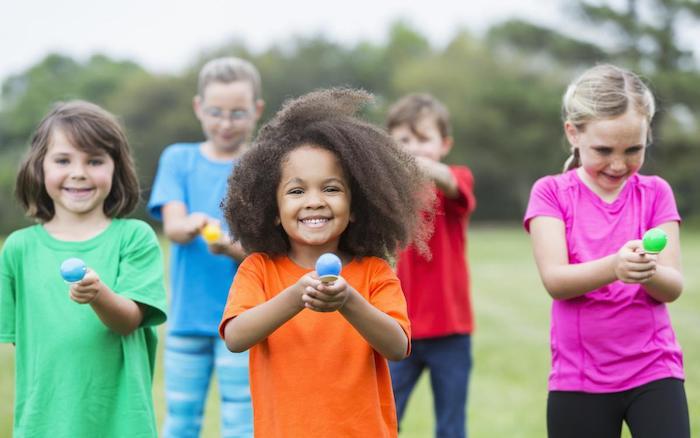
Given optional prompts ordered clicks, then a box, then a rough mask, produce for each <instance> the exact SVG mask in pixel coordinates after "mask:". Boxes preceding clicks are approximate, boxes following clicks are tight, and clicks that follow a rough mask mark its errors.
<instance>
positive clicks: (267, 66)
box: [0, 0, 700, 231]
mask: <svg viewBox="0 0 700 438" xmlns="http://www.w3.org/2000/svg"><path fill="white" fill-rule="evenodd" d="M570 1H571V2H572V3H573V4H574V5H576V6H578V9H577V10H578V11H579V13H580V18H581V19H582V20H586V23H587V25H588V28H589V29H591V32H596V33H597V34H601V35H603V34H606V33H609V34H610V37H609V40H610V42H611V44H610V45H609V46H606V47H601V46H598V45H596V44H594V43H592V42H590V41H582V40H578V39H576V38H573V37H571V36H566V35H564V34H562V33H560V32H558V31H556V30H553V29H547V28H543V27H540V26H537V25H534V24H531V23H526V22H523V21H517V20H511V21H506V22H504V23H500V24H498V25H496V26H494V27H492V28H491V29H490V30H489V31H488V32H487V33H486V35H485V36H484V37H483V38H481V37H476V36H474V35H472V34H470V33H469V32H468V31H466V30H461V31H460V32H458V33H456V34H455V35H454V36H453V38H452V39H451V41H449V42H448V44H446V45H445V46H444V47H433V46H431V44H430V43H429V41H428V40H427V38H426V37H425V36H423V35H422V34H421V33H420V32H418V31H416V30H415V29H414V28H413V27H411V25H410V24H408V23H406V22H402V21H399V22H396V23H394V24H393V25H392V26H391V27H390V29H389V30H388V34H387V40H386V41H385V42H383V43H372V42H368V41H361V42H359V43H357V44H355V45H352V46H348V45H341V44H339V43H337V42H334V41H332V40H330V39H328V38H327V37H325V36H323V35H315V36H311V37H290V38H288V39H286V40H284V41H280V42H279V43H277V44H274V45H272V46H271V47H269V48H267V49H265V50H263V51H260V52H253V51H251V50H249V49H248V47H247V46H246V44H245V43H244V42H242V41H240V40H232V41H228V42H226V43H224V44H222V45H221V46H219V47H214V48H211V49H209V50H207V51H204V52H202V53H200V54H198V55H197V56H195V57H194V59H193V61H192V63H191V65H190V66H189V67H188V68H186V69H185V70H184V71H182V72H180V73H179V74H172V75H155V74H152V73H150V72H148V71H146V70H144V69H142V68H141V67H140V66H138V65H136V64H135V63H133V62H130V61H119V60H114V59H110V58H108V57H106V56H103V55H95V56H93V57H91V58H90V59H88V60H86V61H78V60H75V59H72V58H70V57H67V56H65V55H61V54H52V55H49V56H47V57H46V58H44V59H43V60H41V61H40V62H38V63H37V64H36V65H35V66H32V67H31V68H29V69H27V70H26V71H24V72H20V73H18V74H16V75H13V76H11V77H9V78H7V79H6V80H5V82H4V85H3V89H2V95H1V98H0V99H1V100H0V202H1V203H2V205H16V204H15V203H14V201H13V199H12V190H13V185H14V172H15V169H16V166H17V163H18V161H19V157H20V156H21V154H22V151H23V150H24V148H25V146H26V143H27V142H28V139H29V136H30V135H31V132H32V130H33V129H34V127H35V126H36V124H37V123H38V121H39V120H40V119H41V117H42V116H43V115H44V114H45V113H46V111H47V110H48V109H49V108H50V106H51V105H52V104H53V103H54V102H55V101H57V100H66V99H74V98H81V99H86V100H90V101H94V102H96V103H98V104H100V105H103V106H104V107H105V108H106V109H108V110H109V111H111V112H113V113H115V114H116V115H117V116H119V117H120V118H121V120H122V121H123V122H124V125H125V127H126V130H127V134H128V135H129V138H130V141H131V144H132V146H133V149H134V153H135V155H136V158H137V165H138V168H139V175H140V177H141V181H142V186H143V187H144V190H145V191H144V195H145V196H147V195H148V189H149V187H150V185H151V183H152V180H153V174H154V172H155V169H156V166H157V161H158V157H159V155H160V153H161V151H162V150H163V148H164V147H165V146H167V145H168V144H171V143H174V142H178V141H198V140H201V139H202V133H201V128H200V125H199V123H198V121H197V120H196V118H195V117H194V115H193V113H192V97H193V95H194V94H195V92H196V80H197V73H198V71H199V68H200V67H201V66H202V65H203V63H204V62H206V61H207V60H209V59H211V58H213V57H217V56H225V55H234V56H241V57H244V58H247V59H250V60H251V61H252V62H253V63H254V64H255V65H256V66H257V67H258V68H259V70H260V73H261V76H262V79H263V84H262V85H263V87H262V88H263V98H264V99H265V101H266V109H265V113H264V114H263V120H261V123H264V122H265V120H267V119H269V118H270V117H271V116H272V114H274V113H275V112H276V111H277V110H278V109H279V107H280V105H281V104H282V103H283V102H284V101H285V100H286V99H288V98H291V97H295V96H298V95H300V94H303V93H306V92H308V91H311V90H314V89H317V88H321V87H329V86H352V87H360V88H364V89H366V90H369V91H370V92H372V93H374V94H375V96H376V97H377V102H376V103H377V104H376V105H375V106H373V107H371V108H368V110H367V112H366V117H368V118H369V119H370V120H371V121H373V122H376V123H377V124H380V125H381V124H383V123H384V115H385V113H386V109H387V108H388V106H389V105H390V104H391V103H392V102H394V101H395V100H396V99H397V98H399V97H400V96H402V95H403V94H406V93H410V92H416V91H427V92H430V93H433V94H434V95H435V96H437V97H438V98H439V99H441V100H442V101H444V102H445V104H446V105H447V107H448V108H449V109H450V112H451V117H452V125H453V136H454V138H455V146H454V148H453V150H452V152H451V154H450V155H449V156H448V157H447V161H448V162H450V163H455V164H467V165H468V166H470V167H471V168H472V170H473V171H474V174H475V177H476V192H477V199H478V202H479V207H478V209H477V212H476V215H475V219H476V220H477V221H479V220H489V221H495V220H498V221H502V220H505V221H518V220H519V219H520V217H521V215H522V212H523V210H524V209H525V205H526V202H527V198H528V195H529V189H530V186H531V184H532V183H533V182H534V180H535V179H536V178H538V177H540V176H542V175H545V174H551V173H556V172H559V171H560V169H561V166H562V164H563V162H564V160H565V158H566V156H567V155H568V152H567V149H568V147H567V145H566V144H565V142H564V138H563V134H562V128H561V120H560V115H559V111H560V110H559V107H560V100H561V95H562V94H563V91H564V89H565V87H566V85H567V84H568V82H569V81H570V80H571V79H572V78H573V77H574V76H575V75H576V74H578V73H579V72H580V71H581V70H582V69H583V68H586V67H588V66H590V65H592V64H594V63H596V62H601V61H602V62H613V63H618V64H621V65H625V66H629V67H631V68H634V69H636V70H637V71H641V72H643V73H644V74H645V76H646V77H647V78H648V79H649V80H650V83H651V85H652V88H653V90H654V92H655V95H656V96H657V99H658V102H659V108H660V111H659V113H658V115H657V118H656V122H655V125H654V127H653V131H654V137H655V142H654V145H653V147H652V148H651V149H650V151H649V157H648V160H647V164H646V167H645V169H644V170H645V172H646V173H658V174H660V175H662V176H664V177H665V178H667V179H668V180H669V181H670V182H671V184H672V185H673V187H674V190H675V193H676V195H677V198H678V204H679V208H680V210H681V212H682V214H683V215H684V218H686V219H688V218H692V217H693V216H696V215H698V213H699V212H700V202H698V201H700V179H698V178H697V177H696V176H695V175H696V174H697V171H696V169H695V168H694V166H693V163H698V162H700V145H699V142H698V140H697V139H698V138H700V136H699V135H698V134H700V132H698V131H699V129H700V120H698V118H697V116H696V114H697V112H698V110H700V87H698V86H697V84H698V83H700V72H698V70H697V68H696V66H695V65H694V64H690V63H689V58H688V56H687V54H686V53H684V52H683V51H682V50H670V51H668V50H667V49H668V45H669V44H671V45H672V47H675V45H673V44H675V41H676V40H675V32H676V31H677V30H676V26H677V21H678V17H680V16H681V15H683V14H685V15H683V16H685V17H694V16H697V13H698V9H700V7H697V6H696V5H695V4H694V3H693V2H687V1H681V0H664V1H661V0H644V1H643V0H630V1H628V2H626V4H627V5H628V7H629V8H631V9H627V10H622V11H620V10H618V9H613V8H612V7H610V6H608V5H607V3H600V2H596V3H595V5H593V3H592V2H584V1H578V0H570ZM638 5H643V6H644V7H645V8H647V9H649V8H658V11H659V13H658V14H657V15H655V16H654V17H656V18H654V19H653V20H652V21H650V22H648V23H647V22H641V21H639V20H637V19H636V18H635V17H637V12H636V8H637V7H638ZM639 7H641V6H639ZM655 10H656V9H655ZM641 37H643V38H644V41H647V43H646V45H645V44H641V43H640V42H639V38H641ZM662 49H663V50H662ZM662 52H664V53H663V54H662ZM669 53H670V55H669ZM664 56H665V57H666V58H664ZM669 56H671V57H672V59H671V60H670V61H669V59H667V58H668V57H669ZM637 67H639V69H637ZM139 215H143V212H142V211H141V212H140V213H139ZM25 223H26V219H24V218H23V216H22V212H21V211H19V209H17V208H11V209H2V210H0V231H2V230H6V231H7V230H9V229H11V228H13V227H17V226H19V225H21V224H25Z"/></svg>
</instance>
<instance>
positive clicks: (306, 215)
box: [277, 145, 351, 260]
mask: <svg viewBox="0 0 700 438" xmlns="http://www.w3.org/2000/svg"><path fill="white" fill-rule="evenodd" d="M281 170H282V175H281V178H280V183H279V185H278V187H277V208H278V220H279V221H280V224H281V225H282V227H283V228H284V231H285V233H286V234H287V236H288V237H289V243H290V246H291V251H290V256H291V257H292V258H293V259H295V260H305V259H310V258H314V259H315V257H317V256H318V255H320V254H321V253H324V252H335V251H337V249H338V243H339V241H340V236H341V235H342V234H343V232H344V231H345V229H346V228H347V226H348V223H349V222H350V218H351V214H350V202H351V196H350V195H351V194H350V184H349V182H348V180H347V178H346V176H345V173H344V172H343V168H342V166H341V164H340V161H339V160H338V158H337V157H336V156H335V154H334V153H332V152H330V151H328V150H326V149H323V148H320V147H318V146H313V145H302V146H300V147H298V148H296V149H294V150H293V151H292V152H290V153H289V154H288V155H287V157H286V159H285V160H284V161H283V163H282V169H281Z"/></svg>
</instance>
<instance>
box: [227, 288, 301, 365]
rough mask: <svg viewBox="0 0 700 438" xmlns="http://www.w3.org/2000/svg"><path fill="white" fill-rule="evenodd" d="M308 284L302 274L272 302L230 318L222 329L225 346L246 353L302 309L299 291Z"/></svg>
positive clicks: (269, 301) (266, 302)
mask: <svg viewBox="0 0 700 438" xmlns="http://www.w3.org/2000/svg"><path fill="white" fill-rule="evenodd" d="M310 281H313V279H312V278H311V277H310V276H308V275H305V276H303V277H302V278H301V279H300V280H299V281H298V282H297V283H295V284H293V285H291V286H289V287H288V288H287V289H285V290H283V291H282V292H281V293H279V294H277V295H276V296H275V297H273V298H272V299H270V300H268V301H265V302H264V303H262V304H259V305H257V306H255V307H253V308H251V309H248V310H246V311H245V312H243V313H241V314H240V315H238V316H236V317H235V318H233V319H231V320H230V321H229V322H228V323H227V324H226V327H225V329H224V339H225V341H226V347H227V348H228V349H229V350H231V351H233V352H236V353H240V352H241V351H246V350H247V349H249V348H250V347H252V346H253V345H255V344H257V343H259V342H261V341H262V340H264V339H265V338H267V337H268V336H270V334H271V333H272V332H274V331H275V330H277V329H278V328H279V327H280V326H281V325H282V324H284V323H285V322H287V321H289V320H290V319H292V317H294V315H296V314H297V313H299V312H301V311H302V310H303V309H304V303H303V302H302V300H301V295H302V293H303V292H302V291H303V289H304V287H305V285H306V284H307V283H308V282H310Z"/></svg>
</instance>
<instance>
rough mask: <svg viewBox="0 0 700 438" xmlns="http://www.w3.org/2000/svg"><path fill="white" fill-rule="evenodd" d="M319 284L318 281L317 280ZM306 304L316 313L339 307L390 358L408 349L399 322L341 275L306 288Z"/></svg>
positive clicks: (368, 340) (395, 358) (400, 356)
mask: <svg viewBox="0 0 700 438" xmlns="http://www.w3.org/2000/svg"><path fill="white" fill-rule="evenodd" d="M319 283H320V282H319ZM303 300H304V303H305V305H306V307H308V308H309V309H311V310H314V311H317V312H334V311H336V310H338V311H339V312H340V314H341V315H343V317H345V319H347V320H348V322H349V323H350V324H352V326H353V327H355V329H356V330H357V331H358V332H359V333H360V334H361V335H362V337H363V338H365V340H366V341H367V342H368V343H369V344H370V345H371V346H372V348H374V349H375V350H377V351H378V352H379V353H380V354H381V355H382V356H384V357H386V358H387V359H389V360H401V359H403V358H405V357H406V353H407V352H408V337H407V336H406V333H405V332H404V331H403V329H402V328H401V326H400V325H399V323H398V322H397V321H396V320H395V319H394V318H392V317H391V316H389V315H387V314H386V313H384V312H382V311H381V310H379V309H377V308H376V307H374V306H373V305H372V304H371V303H370V302H368V301H367V300H366V299H365V298H364V297H363V296H362V295H361V294H360V293H359V292H358V291H357V290H356V289H355V288H354V287H352V286H350V285H349V284H348V283H347V282H346V281H345V279H344V278H342V277H338V279H337V280H336V281H334V282H333V283H331V284H319V285H318V286H317V287H316V288H307V290H306V293H305V294H304V297H303Z"/></svg>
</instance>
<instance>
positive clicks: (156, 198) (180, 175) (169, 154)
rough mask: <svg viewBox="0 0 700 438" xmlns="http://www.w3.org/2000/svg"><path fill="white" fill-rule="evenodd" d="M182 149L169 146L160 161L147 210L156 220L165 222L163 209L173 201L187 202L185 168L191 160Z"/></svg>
mask: <svg viewBox="0 0 700 438" xmlns="http://www.w3.org/2000/svg"><path fill="white" fill-rule="evenodd" d="M182 151H183V149H182V147H175V146H169V147H168V148H166V149H165V151H163V154H162V155H161V156H160V160H158V170H157V171H156V177H155V180H154V181H153V187H152V188H151V197H150V199H149V200H148V205H147V207H146V209H147V210H148V213H149V214H150V215H151V216H152V217H153V218H155V219H158V220H160V221H162V220H163V215H162V212H161V208H162V207H163V206H164V205H165V204H167V203H168V202H171V201H181V202H186V201H187V200H186V196H185V179H184V178H185V176H184V172H183V166H184V165H187V163H188V162H189V158H188V157H186V156H185V154H183V153H182Z"/></svg>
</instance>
